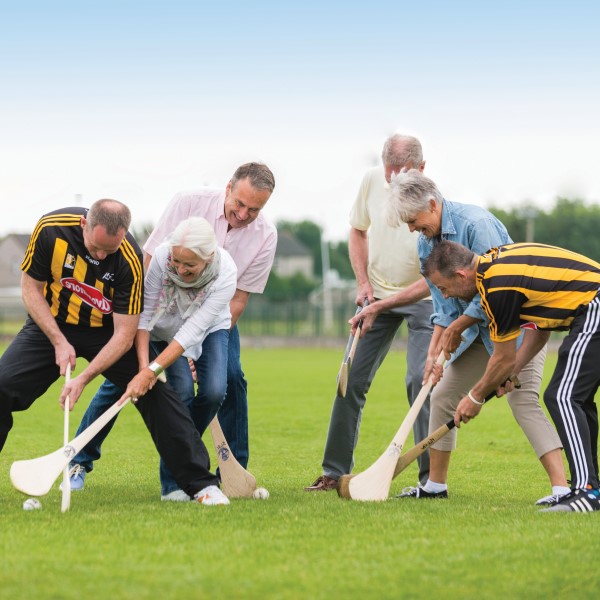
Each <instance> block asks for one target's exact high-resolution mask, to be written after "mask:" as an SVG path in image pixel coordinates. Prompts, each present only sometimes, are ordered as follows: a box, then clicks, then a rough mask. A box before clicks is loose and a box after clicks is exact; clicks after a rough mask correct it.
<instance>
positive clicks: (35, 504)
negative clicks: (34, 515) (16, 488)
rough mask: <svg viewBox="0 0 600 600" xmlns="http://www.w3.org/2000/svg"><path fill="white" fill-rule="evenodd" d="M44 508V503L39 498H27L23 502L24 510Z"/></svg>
mask: <svg viewBox="0 0 600 600" xmlns="http://www.w3.org/2000/svg"><path fill="white" fill-rule="evenodd" d="M40 508H42V503H41V502H40V501H39V500H38V499H37V498H27V500H25V502H23V510H39V509H40Z"/></svg>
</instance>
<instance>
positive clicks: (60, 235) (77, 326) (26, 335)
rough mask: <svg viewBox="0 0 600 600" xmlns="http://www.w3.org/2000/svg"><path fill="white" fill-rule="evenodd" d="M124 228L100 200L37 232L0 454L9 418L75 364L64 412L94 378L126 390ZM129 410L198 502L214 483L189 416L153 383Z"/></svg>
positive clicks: (129, 288)
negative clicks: (81, 365)
mask: <svg viewBox="0 0 600 600" xmlns="http://www.w3.org/2000/svg"><path fill="white" fill-rule="evenodd" d="M130 222H131V214H130V211H129V209H128V208H127V206H125V205H124V204H122V203H121V202H118V201H116V200H108V199H105V200H98V201H97V202H95V203H94V204H93V205H92V206H91V208H90V209H89V210H88V209H85V208H79V207H74V208H73V207H72V208H63V209H60V210H56V211H54V212H51V213H48V214H47V215H44V216H43V217H42V218H41V219H40V220H39V222H38V223H37V225H36V227H35V229H34V231H33V233H32V235H31V239H30V241H29V245H28V248H27V251H26V254H25V258H24V260H23V263H22V265H21V269H22V271H23V275H22V283H21V288H22V294H23V301H24V303H25V307H26V308H27V311H28V318H27V320H26V322H25V325H24V326H23V328H22V329H21V331H20V332H19V333H18V334H17V336H16V337H15V339H14V340H13V341H12V343H11V344H10V345H9V347H8V348H7V350H6V351H5V352H4V354H3V355H2V357H0V450H1V449H2V448H3V447H4V443H5V441H6V438H7V436H8V433H9V431H10V429H11V428H12V425H13V415H12V413H13V412H15V411H22V410H26V409H27V408H29V407H30V406H31V405H32V404H33V402H34V401H35V400H36V399H37V398H39V397H40V396H41V395H43V394H44V392H45V391H46V390H47V389H48V387H49V386H50V385H51V384H52V383H53V382H54V381H56V379H58V377H59V376H60V375H64V374H65V372H66V369H67V365H68V364H70V365H71V368H72V369H75V363H76V358H77V357H78V356H81V357H84V358H85V359H86V360H88V361H89V364H88V365H87V366H86V367H85V369H83V370H82V371H81V372H80V373H78V374H77V376H76V377H73V378H72V379H71V380H70V382H67V383H65V385H64V386H63V390H62V393H61V397H60V400H61V404H62V405H64V403H65V400H66V398H67V396H68V397H69V404H70V406H67V407H66V409H70V408H72V407H73V405H74V404H75V402H77V400H78V399H79V397H80V395H81V393H82V391H83V389H84V387H85V386H86V385H87V384H88V383H89V382H90V381H92V380H93V379H94V378H95V377H96V376H97V375H100V374H102V375H104V376H105V377H106V378H107V379H109V380H110V381H112V382H114V383H115V384H116V385H118V386H119V387H122V388H123V389H125V388H126V387H127V384H128V383H129V381H130V380H131V379H132V378H133V377H134V376H135V375H136V374H137V373H138V371H139V366H138V361H137V354H136V351H135V348H134V347H133V341H134V337H135V334H136V331H137V325H138V321H139V317H140V313H141V312H142V309H143V306H142V304H143V268H142V252H141V250H140V248H139V246H138V244H137V243H136V241H135V240H134V239H133V237H132V236H131V235H130V234H129V233H127V230H128V228H129V225H130ZM143 367H144V368H150V367H151V365H150V366H148V365H143ZM150 370H152V371H153V372H154V375H155V376H157V375H158V374H159V373H157V372H156V371H155V370H154V369H152V368H150ZM135 406H136V407H137V409H138V410H139V412H140V413H141V415H142V417H143V419H144V422H145V423H146V426H147V427H148V430H149V431H150V433H151V435H152V439H153V440H154V443H155V445H156V448H157V450H158V452H159V453H160V455H161V456H162V458H163V459H164V461H165V463H167V465H168V467H169V469H170V470H171V471H172V472H173V474H174V475H175V479H176V480H177V483H178V484H179V485H180V487H181V488H182V489H183V490H185V491H186V492H187V494H188V495H189V496H191V497H197V499H198V501H200V502H204V499H205V498H206V494H205V493H203V492H205V491H206V489H207V488H209V487H211V486H216V485H218V481H217V478H216V477H215V475H213V474H212V473H210V471H209V470H208V467H209V459H208V452H207V450H206V447H205V446H204V444H203V442H202V440H201V438H200V435H199V434H198V432H197V430H196V427H195V426H194V423H193V422H192V419H191V417H190V414H189V411H188V409H187V408H186V407H185V406H184V404H183V403H182V402H181V400H180V399H179V397H178V396H177V394H176V393H175V392H174V391H173V389H172V388H171V387H170V386H169V385H167V384H162V383H161V384H159V385H154V386H153V388H152V389H151V390H150V391H149V392H148V393H147V394H146V395H145V396H143V397H141V398H139V399H137V402H136V403H135ZM209 495H210V494H209ZM223 498H225V497H224V496H223ZM225 500H226V498H225ZM204 503H206V504H212V503H213V502H210V501H209V502H204ZM222 503H226V502H222Z"/></svg>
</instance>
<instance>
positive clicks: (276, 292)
mask: <svg viewBox="0 0 600 600" xmlns="http://www.w3.org/2000/svg"><path fill="white" fill-rule="evenodd" d="M488 210H489V211H490V212H491V213H492V214H494V215H495V216H496V217H497V218H498V219H500V221H502V223H504V225H505V226H506V228H507V229H508V233H509V234H510V236H511V237H512V239H513V240H514V241H515V242H526V241H534V242H539V243H542V244H551V245H553V246H561V247H563V248H567V249H568V250H573V251H574V252H579V253H580V254H583V255H585V256H588V257H589V258H592V259H593V260H596V261H598V262H600V206H599V205H596V204H588V203H586V202H585V201H584V200H582V199H579V198H575V199H569V198H562V197H559V198H557V200H556V201H555V203H554V205H553V206H552V207H551V208H549V209H547V210H544V209H541V208H539V207H536V206H534V205H532V204H529V203H525V204H523V205H522V206H520V207H515V208H512V209H510V210H504V209H502V208H498V207H491V208H489V209H488ZM277 229H278V231H288V232H289V233H291V234H292V235H294V236H295V237H296V239H298V240H299V241H300V242H302V244H304V246H306V248H307V249H308V250H309V252H310V253H311V256H312V259H313V273H314V278H313V279H308V278H307V277H305V276H304V275H302V274H300V273H297V274H296V275H292V276H291V277H281V276H279V275H277V274H276V273H275V272H274V271H272V272H271V276H270V277H269V282H268V284H267V287H266V289H265V297H266V298H268V299H269V300H272V301H284V300H289V299H295V300H300V299H306V298H307V297H308V295H309V294H310V292H311V291H313V290H314V289H315V288H317V287H318V286H319V285H321V283H322V277H323V257H322V249H323V244H322V241H321V237H322V230H321V227H320V226H319V225H318V224H317V223H314V222H312V221H309V220H303V221H298V222H293V221H279V222H278V223H277ZM325 244H326V249H327V250H328V254H329V266H330V269H332V270H335V271H337V272H338V274H339V276H340V278H342V279H347V280H353V279H354V272H353V271H352V266H351V265H350V259H349V257H348V242H347V240H344V241H339V242H327V241H326V242H325Z"/></svg>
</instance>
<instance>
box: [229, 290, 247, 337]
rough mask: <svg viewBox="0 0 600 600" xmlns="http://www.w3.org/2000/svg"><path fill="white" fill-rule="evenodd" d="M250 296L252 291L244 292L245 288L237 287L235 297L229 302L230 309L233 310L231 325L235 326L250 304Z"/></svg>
mask: <svg viewBox="0 0 600 600" xmlns="http://www.w3.org/2000/svg"><path fill="white" fill-rule="evenodd" d="M248 298H250V292H244V290H240V289H236V290H235V294H233V298H232V299H231V302H230V303H229V310H230V311H231V327H232V328H233V327H234V326H235V325H236V324H237V322H238V321H239V319H240V317H241V316H242V313H243V312H244V310H246V306H247V304H248Z"/></svg>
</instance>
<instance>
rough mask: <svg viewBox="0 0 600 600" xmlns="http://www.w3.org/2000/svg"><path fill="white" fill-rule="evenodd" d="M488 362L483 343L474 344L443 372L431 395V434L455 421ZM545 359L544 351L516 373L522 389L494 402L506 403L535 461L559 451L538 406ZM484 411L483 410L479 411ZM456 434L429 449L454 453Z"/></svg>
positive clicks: (554, 436)
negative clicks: (553, 451) (455, 414)
mask: <svg viewBox="0 0 600 600" xmlns="http://www.w3.org/2000/svg"><path fill="white" fill-rule="evenodd" d="M489 358H490V355H489V354H488V351H487V350H486V349H485V346H484V345H483V343H481V342H475V343H473V344H471V345H470V346H469V348H467V350H465V352H464V353H463V354H461V355H460V356H459V357H458V358H457V359H456V360H455V361H454V362H453V363H451V364H449V365H448V366H447V368H445V369H444V375H443V377H442V379H441V380H440V381H439V383H438V384H437V385H436V386H435V387H434V388H433V391H432V392H431V412H430V417H429V433H430V434H431V433H432V432H433V431H435V430H436V429H437V428H438V427H440V426H441V425H443V424H444V423H447V422H448V421H449V420H450V419H452V418H453V417H454V413H455V412H456V407H457V406H458V403H459V402H460V400H461V399H462V398H463V397H464V396H466V395H467V392H468V391H469V390H470V389H471V387H472V386H473V385H474V384H475V383H476V382H477V381H478V380H479V379H480V378H481V376H482V375H483V373H484V371H485V368H486V366H487V363H488V360H489ZM545 358H546V348H545V347H544V348H543V349H542V350H541V351H540V352H539V353H538V354H537V355H536V356H535V357H534V358H533V359H532V360H531V362H529V363H528V364H527V365H526V366H525V367H524V368H523V370H522V371H521V372H520V373H519V380H520V382H521V388H520V389H516V390H514V391H512V392H511V393H510V394H508V395H507V396H503V397H502V398H495V399H494V400H493V402H506V401H507V400H508V404H509V406H510V409H511V410H512V413H513V416H514V417H515V419H516V421H517V423H518V424H519V426H520V427H521V429H522V430H523V433H524V434H525V435H526V436H527V439H528V440H529V443H530V444H531V446H532V447H533V449H534V451H535V453H536V454H537V457H538V458H541V457H542V456H544V454H546V453H547V452H550V451H551V450H555V449H556V448H562V444H561V443H560V439H559V437H558V434H557V433H556V430H555V429H554V427H553V426H552V424H551V423H550V421H549V420H548V418H547V417H546V415H545V413H544V411H543V410H542V408H541V406H540V403H539V397H540V394H539V391H540V385H541V382H542V374H543V370H544V360H545ZM485 410H486V407H485V406H484V407H483V408H482V411H485ZM470 426H471V425H470V424H469V427H470ZM456 434H457V431H456V429H452V430H451V431H450V432H448V433H447V434H446V435H445V436H444V437H443V438H442V439H441V440H440V441H439V442H437V443H436V444H434V445H433V446H432V448H435V449H436V450H442V451H452V450H454V449H455V448H456Z"/></svg>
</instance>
